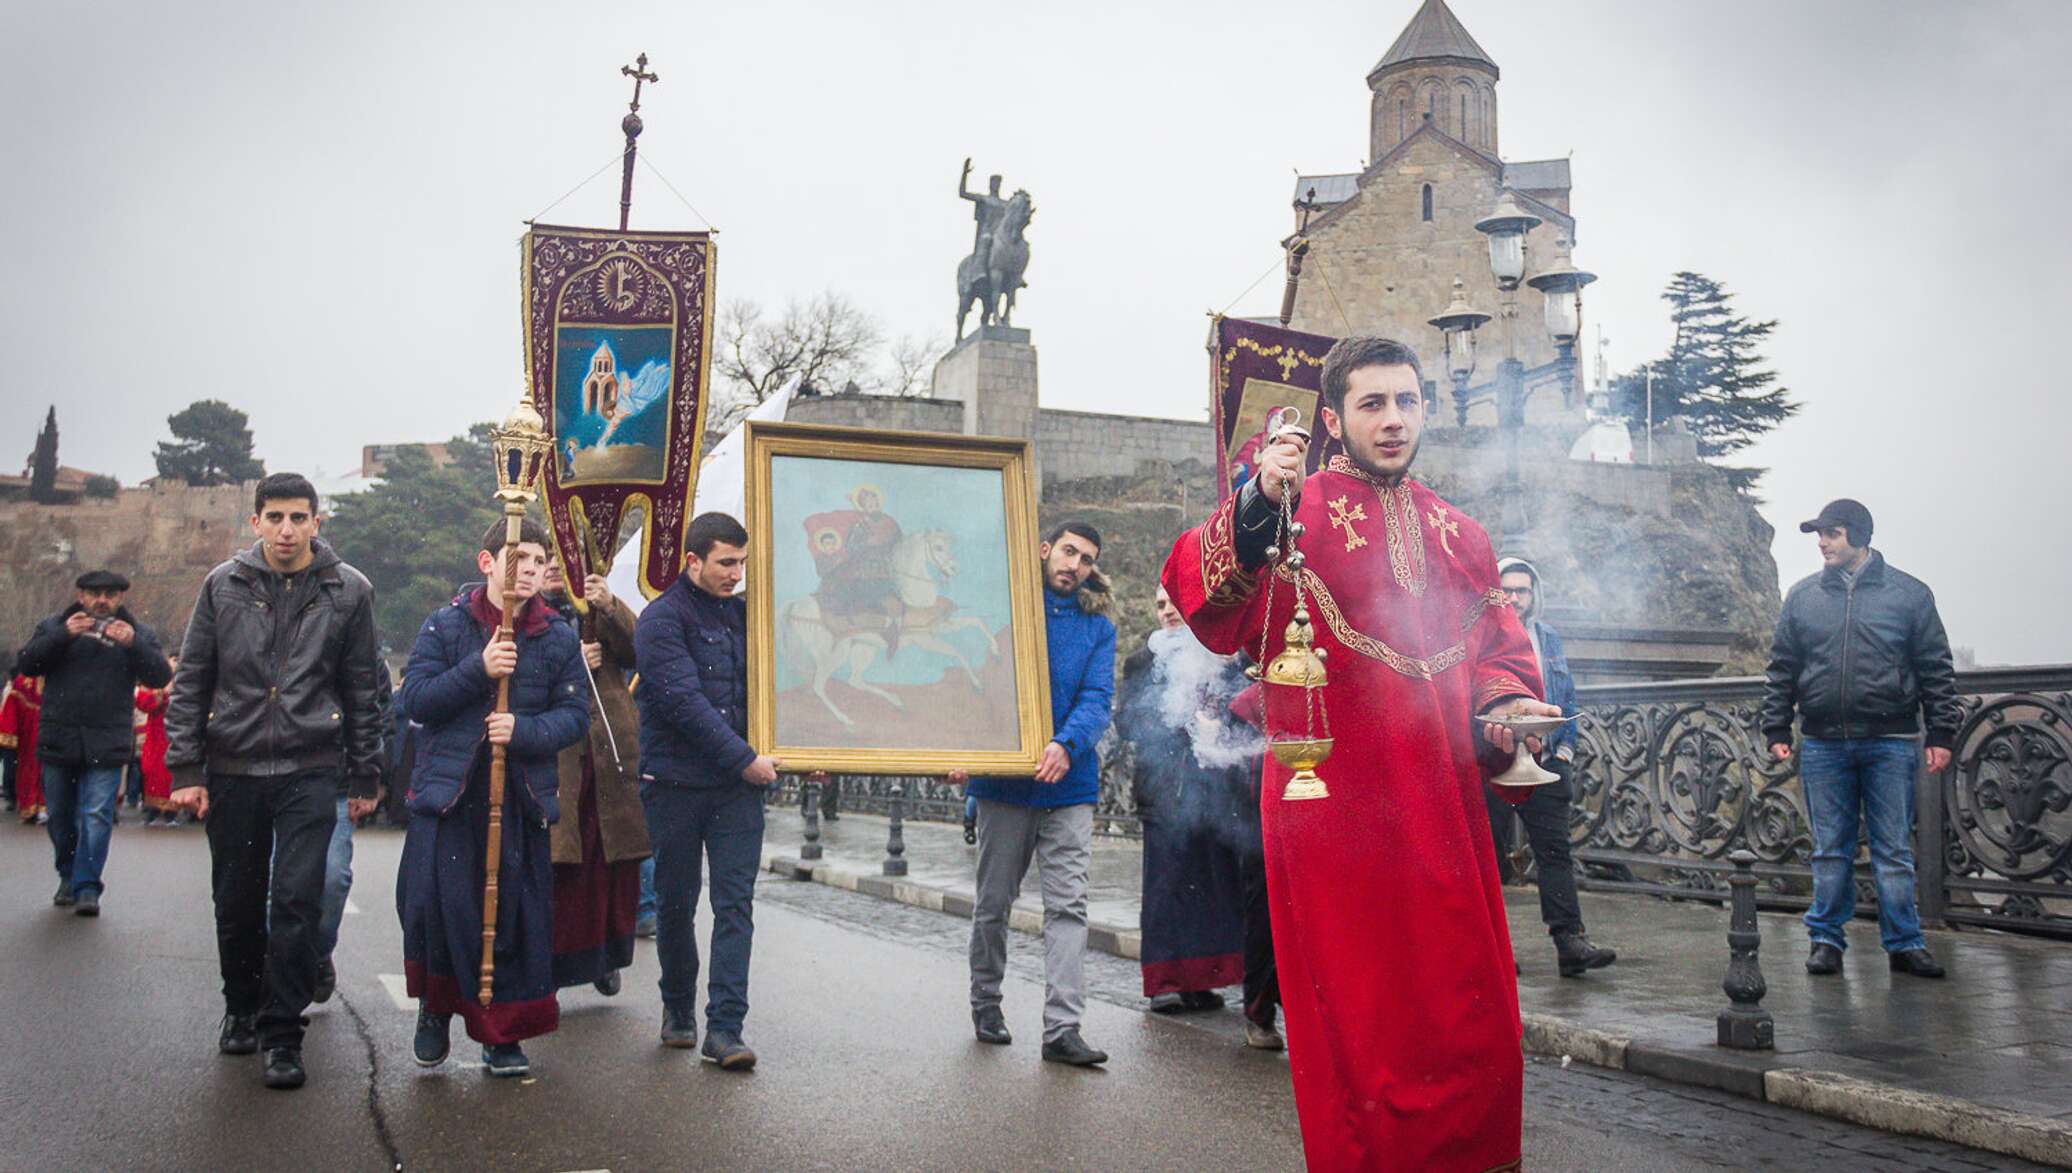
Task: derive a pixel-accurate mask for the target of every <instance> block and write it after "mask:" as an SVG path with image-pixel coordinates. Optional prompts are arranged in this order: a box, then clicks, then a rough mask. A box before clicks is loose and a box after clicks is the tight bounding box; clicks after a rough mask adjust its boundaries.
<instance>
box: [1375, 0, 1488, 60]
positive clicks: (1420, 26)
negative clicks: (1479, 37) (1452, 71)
mask: <svg viewBox="0 0 2072 1173" xmlns="http://www.w3.org/2000/svg"><path fill="white" fill-rule="evenodd" d="M1440 58H1443V59H1447V60H1452V61H1469V62H1474V63H1476V64H1479V65H1486V66H1488V67H1489V70H1490V72H1491V73H1495V72H1496V62H1495V61H1493V60H1491V59H1490V56H1489V54H1487V53H1484V52H1483V51H1482V46H1480V45H1478V44H1476V43H1475V38H1473V37H1471V36H1469V35H1468V30H1467V27H1466V26H1465V25H1463V24H1461V22H1460V18H1459V17H1457V16H1455V15H1453V10H1452V9H1451V8H1448V7H1446V0H1424V5H1423V6H1422V7H1420V8H1419V9H1418V10H1417V15H1416V16H1413V17H1411V18H1410V23H1409V24H1408V25H1405V26H1404V28H1403V35H1401V36H1399V37H1397V38H1396V43H1395V44H1393V45H1390V46H1389V51H1388V52H1386V53H1384V54H1382V55H1381V61H1380V62H1379V63H1377V64H1376V65H1375V66H1374V68H1373V69H1370V70H1368V71H1367V76H1368V77H1373V76H1374V75H1375V74H1378V73H1381V72H1382V71H1384V70H1387V69H1392V68H1394V67H1395V66H1398V65H1404V64H1407V63H1409V62H1412V61H1429V60H1434V59H1440Z"/></svg>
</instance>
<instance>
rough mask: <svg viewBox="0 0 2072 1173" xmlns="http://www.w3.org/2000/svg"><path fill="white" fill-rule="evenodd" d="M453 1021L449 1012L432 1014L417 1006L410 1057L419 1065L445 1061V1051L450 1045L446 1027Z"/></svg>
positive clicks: (429, 1065) (434, 1064)
mask: <svg viewBox="0 0 2072 1173" xmlns="http://www.w3.org/2000/svg"><path fill="white" fill-rule="evenodd" d="M452 1023H453V1016H452V1015H451V1014H434V1013H432V1012H431V1011H429V1010H425V1009H423V1008H421V1007H420V1008H419V1009H418V1012H417V1037H416V1038H415V1039H413V1040H412V1041H411V1045H410V1057H411V1058H412V1059H415V1060H417V1065H418V1066H419V1067H437V1066H438V1065H439V1064H441V1063H444V1062H446V1052H447V1050H448V1049H449V1048H450V1047H451V1044H450V1043H449V1042H448V1040H447V1031H446V1028H447V1027H448V1026H450V1025H452Z"/></svg>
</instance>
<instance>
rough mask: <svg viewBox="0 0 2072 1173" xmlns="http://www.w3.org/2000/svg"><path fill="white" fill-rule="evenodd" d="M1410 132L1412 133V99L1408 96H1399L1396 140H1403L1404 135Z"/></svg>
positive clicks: (1397, 101)
mask: <svg viewBox="0 0 2072 1173" xmlns="http://www.w3.org/2000/svg"><path fill="white" fill-rule="evenodd" d="M1409 133H1410V99H1408V98H1398V99H1396V141H1397V142H1401V141H1403V136H1404V135H1407V134H1409Z"/></svg>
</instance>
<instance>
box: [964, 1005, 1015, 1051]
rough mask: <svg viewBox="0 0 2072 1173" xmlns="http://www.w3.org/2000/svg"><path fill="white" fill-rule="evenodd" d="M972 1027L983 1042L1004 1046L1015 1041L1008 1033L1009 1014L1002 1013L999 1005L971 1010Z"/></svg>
mask: <svg viewBox="0 0 2072 1173" xmlns="http://www.w3.org/2000/svg"><path fill="white" fill-rule="evenodd" d="M971 1029H972V1032H973V1033H975V1034H977V1035H978V1041H979V1042H981V1043H991V1044H993V1045H994V1046H996V1047H1004V1046H1006V1045H1007V1044H1009V1043H1011V1042H1013V1041H1014V1036H1013V1035H1011V1034H1009V1033H1007V1016H1006V1015H1004V1014H1002V1013H1000V1008H999V1007H998V1006H981V1007H979V1008H978V1009H976V1010H973V1011H972V1012H971Z"/></svg>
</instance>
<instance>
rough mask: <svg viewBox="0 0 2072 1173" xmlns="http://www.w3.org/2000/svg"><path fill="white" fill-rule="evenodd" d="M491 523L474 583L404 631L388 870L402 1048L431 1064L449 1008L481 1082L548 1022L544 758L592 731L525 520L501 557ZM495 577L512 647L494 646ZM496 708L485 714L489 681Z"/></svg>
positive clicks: (521, 1061)
mask: <svg viewBox="0 0 2072 1173" xmlns="http://www.w3.org/2000/svg"><path fill="white" fill-rule="evenodd" d="M504 538H505V523H504V521H503V520H502V519H498V520H497V521H496V522H495V523H494V524H492V525H491V526H490V527H489V531H488V532H487V533H485V534H483V535H482V549H481V552H480V553H478V554H477V555H476V556H475V567H476V569H477V570H479V571H480V572H481V573H482V575H483V578H484V579H485V581H484V582H481V583H473V584H470V585H468V586H466V587H463V588H462V589H461V592H460V594H459V596H458V597H456V598H455V599H454V600H453V602H452V603H451V604H450V605H448V606H446V607H442V608H440V609H439V610H438V611H435V612H433V613H432V616H431V618H429V619H426V620H425V622H424V626H423V627H422V628H420V629H419V630H418V633H417V643H416V644H415V645H414V646H413V647H412V648H411V649H410V664H409V667H407V668H405V669H404V671H403V688H402V692H401V693H400V700H401V701H402V704H403V708H404V710H405V711H406V712H408V713H409V714H410V719H411V720H412V721H415V722H417V724H418V725H420V726H421V728H420V729H419V730H418V733H417V763H416V768H415V769H414V770H413V771H412V773H411V775H410V795H409V798H408V799H407V802H408V804H409V807H410V830H409V831H408V832H407V833H406V834H405V836H404V840H403V862H402V866H401V867H400V868H399V869H398V871H397V875H396V914H397V916H398V917H399V918H400V919H401V920H402V922H403V979H404V982H405V984H406V986H407V987H408V989H409V992H410V995H411V996H412V997H414V998H416V999H417V1000H418V1014H417V1035H416V1039H415V1040H414V1042H413V1045H412V1053H413V1056H414V1057H415V1058H416V1060H417V1062H418V1064H419V1065H420V1066H423V1067H436V1066H438V1065H439V1064H440V1063H443V1062H445V1060H446V1056H447V1053H448V1050H449V1047H448V1042H447V1040H448V1037H449V1030H450V1028H451V1026H452V1021H453V1015H455V1014H458V1015H460V1016H461V1019H462V1021H463V1022H464V1023H465V1024H466V1026H467V1031H468V1036H469V1037H470V1038H472V1039H474V1040H475V1041H476V1042H478V1043H481V1044H482V1064H483V1066H484V1067H486V1068H488V1070H489V1074H491V1075H494V1076H517V1075H524V1074H525V1073H526V1072H527V1071H529V1070H531V1061H530V1060H529V1059H527V1058H526V1055H525V1050H524V1048H522V1047H521V1046H519V1044H520V1043H521V1042H522V1041H523V1040H525V1039H529V1038H533V1037H535V1036H538V1035H543V1034H547V1033H548V1032H550V1031H552V1030H553V1029H554V1028H555V1027H556V1026H557V1025H559V1024H560V1021H561V1007H560V1004H559V1003H558V1002H556V1001H555V998H554V988H555V987H554V961H553V956H554V934H553V924H552V909H553V886H554V879H553V871H552V863H551V856H550V849H549V847H548V834H549V832H548V828H549V827H550V826H551V825H552V824H553V823H554V822H555V821H556V820H557V819H558V818H559V817H560V813H561V806H560V797H559V794H558V789H557V788H558V775H557V773H556V769H555V758H556V757H557V756H558V755H559V754H560V753H561V751H562V750H564V749H567V748H568V747H569V746H571V745H574V744H576V743H577V742H579V741H581V740H582V739H583V737H584V735H585V734H586V733H588V731H589V728H590V685H589V682H588V681H587V680H586V679H585V677H584V676H583V660H582V656H583V652H582V648H581V646H580V645H579V644H578V642H577V640H576V633H575V630H574V629H573V628H571V627H570V626H569V625H568V623H567V622H566V621H565V620H563V619H562V618H561V616H559V615H557V614H555V613H554V609H553V608H552V607H549V606H547V605H546V601H545V600H544V599H541V598H540V597H539V589H540V576H541V573H542V572H543V571H544V570H545V569H546V565H547V535H546V534H545V532H543V531H542V530H541V529H540V527H539V526H538V525H536V524H534V523H532V522H530V521H528V522H526V523H525V524H524V526H523V527H522V528H521V530H520V533H519V538H518V542H517V546H516V550H515V553H511V552H510V551H509V550H508V549H507V547H506V544H505V541H504ZM507 581H508V582H509V584H510V588H511V593H512V595H513V596H515V600H516V602H517V607H516V609H515V611H514V613H513V615H512V616H511V618H510V621H509V624H510V627H511V630H512V638H511V639H509V640H505V639H501V638H499V632H500V628H501V627H502V625H503V624H504V622H505V617H504V591H505V584H506V582H507ZM504 681H508V685H509V688H510V702H511V703H510V706H509V710H508V711H507V712H503V713H498V712H497V711H496V705H497V692H498V689H499V687H500V682H504ZM492 745H501V746H503V747H504V795H503V800H504V801H503V808H502V812H501V815H500V819H499V827H500V831H499V834H500V835H501V842H500V844H499V848H500V849H499V852H498V855H497V918H496V926H497V932H496V942H495V946H494V949H493V953H492V976H491V985H490V993H491V996H490V1001H489V1005H487V1006H484V1005H483V1004H482V1003H481V1000H480V999H479V998H478V997H477V988H478V983H479V981H480V974H481V967H482V917H483V876H484V872H485V868H484V865H483V860H484V859H485V857H486V852H487V850H488V835H489V766H490V757H491V754H492V752H493V751H492V750H491V749H490V746H492Z"/></svg>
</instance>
